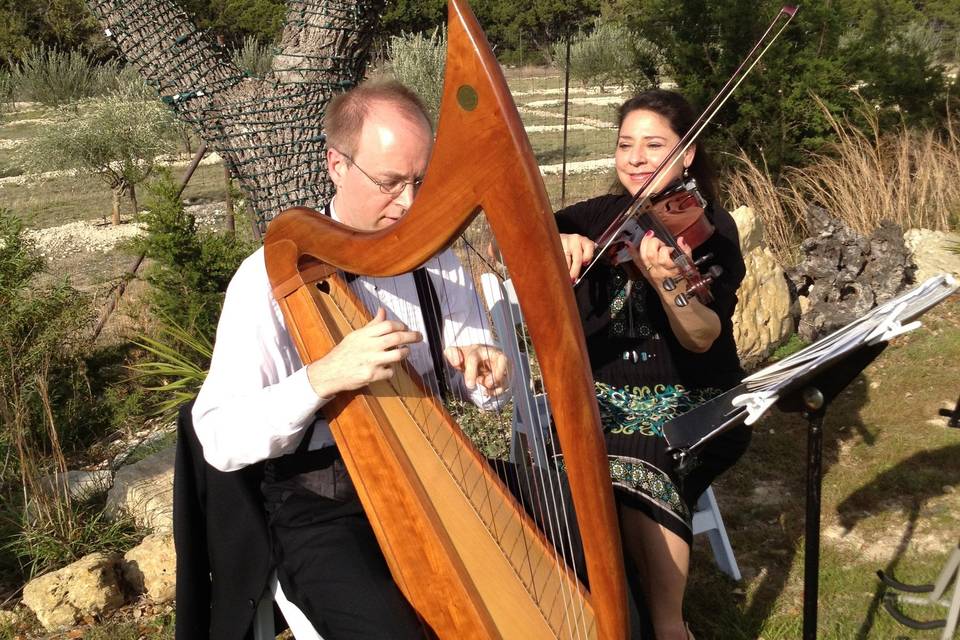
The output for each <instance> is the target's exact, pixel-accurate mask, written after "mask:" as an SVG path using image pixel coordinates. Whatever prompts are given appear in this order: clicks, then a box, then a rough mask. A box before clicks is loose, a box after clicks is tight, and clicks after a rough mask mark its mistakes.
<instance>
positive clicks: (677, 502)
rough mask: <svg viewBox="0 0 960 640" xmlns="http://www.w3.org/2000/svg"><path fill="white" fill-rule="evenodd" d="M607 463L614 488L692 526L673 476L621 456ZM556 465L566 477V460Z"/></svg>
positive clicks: (558, 457) (641, 462) (688, 511)
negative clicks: (656, 506) (637, 497)
mask: <svg viewBox="0 0 960 640" xmlns="http://www.w3.org/2000/svg"><path fill="white" fill-rule="evenodd" d="M607 460H608V461H609V464H610V480H611V481H612V482H613V486H615V487H619V488H621V489H624V490H626V491H629V492H631V493H636V494H640V495H642V496H644V497H646V498H647V499H649V500H651V501H653V502H655V503H657V504H658V505H659V506H660V507H662V508H663V509H666V510H667V511H670V512H671V513H673V514H674V515H676V516H677V517H679V518H680V519H682V520H683V521H684V522H687V523H689V522H690V510H689V509H687V505H686V504H685V503H684V501H683V500H682V499H681V498H680V492H679V491H677V487H676V485H675V484H673V481H672V480H671V479H670V476H668V475H667V474H665V473H664V472H663V471H660V470H659V469H657V468H656V467H654V466H653V465H650V464H647V463H646V462H643V461H642V460H636V459H634V458H624V457H619V456H607ZM555 461H556V464H557V468H558V469H559V470H560V471H561V472H563V473H566V471H567V466H566V464H565V463H564V459H563V456H562V455H558V456H556V458H555Z"/></svg>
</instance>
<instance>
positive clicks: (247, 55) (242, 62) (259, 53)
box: [232, 36, 273, 78]
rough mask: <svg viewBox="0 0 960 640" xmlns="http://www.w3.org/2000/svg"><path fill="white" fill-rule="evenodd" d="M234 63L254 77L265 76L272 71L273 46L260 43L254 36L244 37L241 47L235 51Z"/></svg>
mask: <svg viewBox="0 0 960 640" xmlns="http://www.w3.org/2000/svg"><path fill="white" fill-rule="evenodd" d="M232 59H233V64H235V65H237V67H239V68H240V70H241V71H243V72H244V73H246V74H247V75H249V76H251V77H253V78H263V77H265V76H266V75H267V74H268V73H270V69H271V65H272V64H273V47H272V46H270V45H266V44H260V41H259V40H257V39H256V38H254V37H253V36H247V37H245V38H244V39H243V43H242V44H241V45H240V48H239V49H237V50H235V51H234V52H233V56H232Z"/></svg>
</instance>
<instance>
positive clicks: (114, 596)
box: [23, 553, 124, 631]
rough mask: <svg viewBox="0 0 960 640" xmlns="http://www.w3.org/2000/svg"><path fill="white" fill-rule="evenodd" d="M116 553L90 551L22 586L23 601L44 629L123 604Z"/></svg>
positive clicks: (103, 611) (70, 622) (69, 622)
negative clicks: (61, 567)
mask: <svg viewBox="0 0 960 640" xmlns="http://www.w3.org/2000/svg"><path fill="white" fill-rule="evenodd" d="M119 562H120V555H119V554H106V553H91V554H90V555H88V556H84V557H83V558H81V559H80V560H77V561H76V562H74V563H73V564H71V565H69V566H66V567H64V568H63V569H60V570H58V571H54V572H52V573H48V574H46V575H43V576H40V577H39V578H36V579H34V580H31V581H30V582H28V583H27V584H26V586H25V587H24V588H23V604H24V605H25V606H26V607H28V608H29V609H30V610H31V611H33V613H34V615H36V616H37V620H39V621H40V624H42V625H43V628H44V629H47V630H48V631H53V630H55V629H61V628H63V627H69V626H73V625H74V624H76V623H78V622H80V621H81V620H83V618H85V617H87V616H92V617H97V616H100V615H103V614H104V613H107V612H108V611H112V610H113V609H116V608H118V607H120V606H122V605H123V602H124V597H123V592H122V591H121V589H120V584H119V582H118V580H117V574H118V571H119Z"/></svg>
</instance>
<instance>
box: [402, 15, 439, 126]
mask: <svg viewBox="0 0 960 640" xmlns="http://www.w3.org/2000/svg"><path fill="white" fill-rule="evenodd" d="M388 56H389V66H390V72H391V74H392V75H393V77H394V78H395V79H396V80H397V81H398V82H400V83H402V84H404V85H406V86H408V87H410V88H411V89H413V90H414V91H415V92H416V93H417V95H419V96H420V98H421V99H422V100H423V102H424V104H425V105H426V106H427V110H428V111H429V112H430V115H431V116H432V117H433V120H434V122H436V119H437V115H438V114H439V112H440V98H441V96H442V95H443V71H444V67H445V65H446V59H447V28H446V26H442V27H437V28H436V29H434V30H433V31H431V32H429V33H427V32H424V33H410V34H403V35H400V36H392V37H391V38H390V44H389V50H388Z"/></svg>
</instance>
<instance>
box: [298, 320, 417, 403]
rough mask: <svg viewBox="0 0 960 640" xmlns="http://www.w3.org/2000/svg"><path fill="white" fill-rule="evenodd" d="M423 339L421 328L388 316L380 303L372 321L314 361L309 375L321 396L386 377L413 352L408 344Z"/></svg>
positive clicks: (390, 375)
mask: <svg viewBox="0 0 960 640" xmlns="http://www.w3.org/2000/svg"><path fill="white" fill-rule="evenodd" d="M421 340H423V336H422V335H421V334H420V332H419V331H410V330H408V329H407V326H406V325H405V324H403V323H402V322H399V321H397V320H387V313H386V311H384V310H383V308H382V307H381V308H380V309H377V314H376V315H375V316H374V317H373V319H372V320H370V322H368V323H367V324H366V325H364V326H363V327H360V328H359V329H357V330H356V331H353V332H351V333H349V334H347V335H346V337H344V339H343V340H342V341H341V342H340V344H338V345H337V346H335V347H334V348H333V349H331V350H330V352H329V353H327V355H325V356H323V357H322V358H320V359H319V360H317V361H315V362H313V363H311V364H310V365H309V366H308V367H307V378H308V379H309V380H310V385H311V386H312V387H313V390H314V391H315V392H316V393H317V395H318V396H320V397H321V398H329V397H331V396H334V395H336V394H338V393H340V392H341V391H351V390H353V389H359V388H360V387H363V386H366V385H368V384H370V383H371V382H377V381H379V380H387V379H389V378H391V377H393V372H394V369H395V368H396V366H397V365H398V364H399V363H401V362H403V361H404V360H406V358H407V356H409V355H410V347H409V346H408V345H411V344H414V343H416V342H420V341H421Z"/></svg>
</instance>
